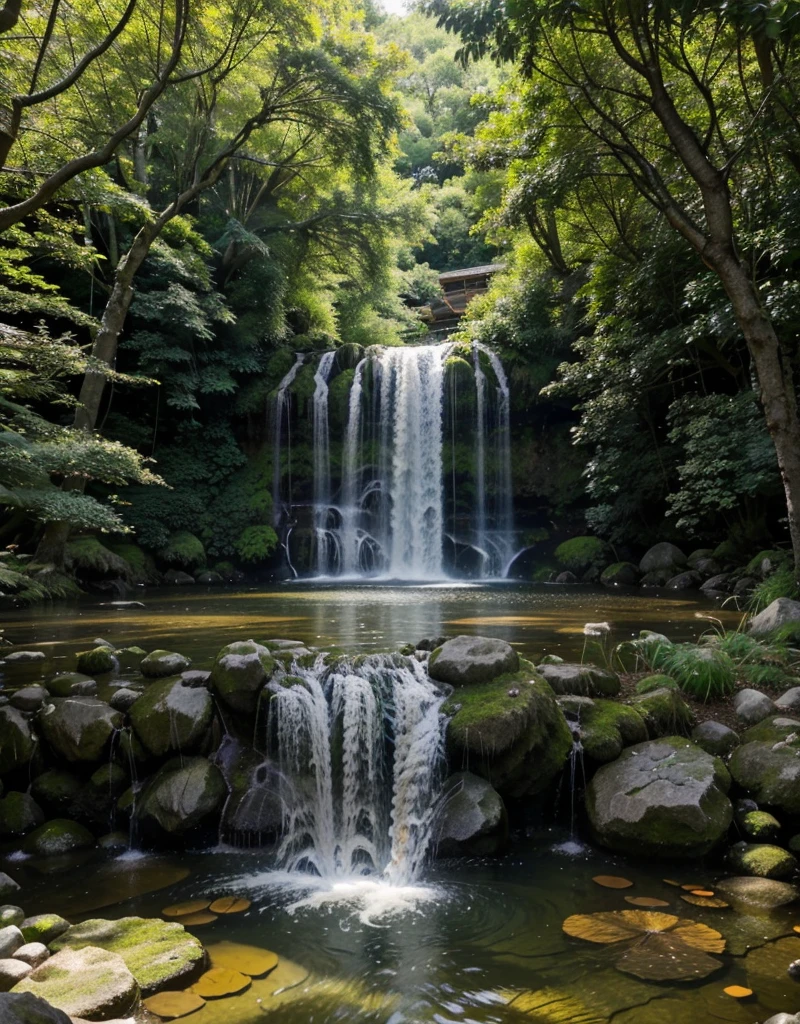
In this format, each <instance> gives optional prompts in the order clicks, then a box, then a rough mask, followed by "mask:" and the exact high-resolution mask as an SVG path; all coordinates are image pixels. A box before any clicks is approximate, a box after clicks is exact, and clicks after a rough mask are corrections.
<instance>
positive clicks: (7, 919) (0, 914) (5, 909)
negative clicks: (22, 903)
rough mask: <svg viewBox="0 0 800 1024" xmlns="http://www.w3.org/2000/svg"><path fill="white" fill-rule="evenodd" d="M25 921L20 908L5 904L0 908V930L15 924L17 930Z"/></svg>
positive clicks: (23, 912)
mask: <svg viewBox="0 0 800 1024" xmlns="http://www.w3.org/2000/svg"><path fill="white" fill-rule="evenodd" d="M24 920H25V911H24V910H23V909H22V907H16V906H14V904H13V903H5V904H4V905H3V906H2V907H0V928H5V927H6V925H9V924H15V925H16V926H17V927H18V928H19V926H20V925H21V924H22V922H23V921H24Z"/></svg>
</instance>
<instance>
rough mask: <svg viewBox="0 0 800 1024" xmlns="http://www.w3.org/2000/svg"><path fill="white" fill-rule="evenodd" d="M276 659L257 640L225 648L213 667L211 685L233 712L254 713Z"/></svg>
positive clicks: (237, 643) (239, 642)
mask: <svg viewBox="0 0 800 1024" xmlns="http://www.w3.org/2000/svg"><path fill="white" fill-rule="evenodd" d="M275 666H276V662H275V659H274V658H273V657H272V655H271V654H270V652H269V650H268V649H267V648H266V647H262V645H261V644H257V643H256V642H255V640H239V641H237V642H236V643H233V644H228V646H227V647H223V648H222V650H221V651H220V652H219V654H218V655H217V656H216V658H215V659H214V664H213V665H212V667H211V678H210V682H211V687H212V689H213V690H215V691H216V693H218V694H219V696H220V698H221V699H222V701H223V703H225V704H227V706H228V707H229V708H230V709H231V710H232V711H238V712H241V713H242V714H254V713H255V710H256V706H257V704H258V697H259V694H260V693H261V690H262V689H263V688H264V685H265V684H266V683H267V681H268V680H269V679H270V678H271V676H272V673H273V672H274V671H275Z"/></svg>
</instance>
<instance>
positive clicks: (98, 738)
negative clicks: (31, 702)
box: [39, 697, 123, 762]
mask: <svg viewBox="0 0 800 1024" xmlns="http://www.w3.org/2000/svg"><path fill="white" fill-rule="evenodd" d="M122 721H123V719H122V715H121V714H120V713H119V711H115V710H114V709H113V708H112V707H109V705H108V704H106V703H105V701H102V700H98V699H97V698H96V697H56V698H54V699H53V702H52V704H50V705H48V707H46V708H45V709H44V711H43V712H42V714H41V715H40V717H39V728H40V729H41V731H42V736H43V737H44V739H45V741H46V742H47V744H48V746H49V747H50V748H51V749H52V750H53V751H54V752H55V753H56V754H58V755H59V756H60V757H63V758H64V760H65V761H72V762H76V761H99V760H100V759H101V757H102V756H103V754H104V753H105V751H106V748H107V746H108V742H109V740H110V739H111V736H112V734H113V733H115V732H117V731H118V730H119V729H120V728H121V727H122Z"/></svg>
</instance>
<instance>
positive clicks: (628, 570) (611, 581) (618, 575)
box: [600, 562, 641, 587]
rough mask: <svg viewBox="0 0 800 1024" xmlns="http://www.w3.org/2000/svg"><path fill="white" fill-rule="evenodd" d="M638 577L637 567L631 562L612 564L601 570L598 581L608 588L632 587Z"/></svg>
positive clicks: (639, 574)
mask: <svg viewBox="0 0 800 1024" xmlns="http://www.w3.org/2000/svg"><path fill="white" fill-rule="evenodd" d="M640 576H641V573H640V572H639V567H638V566H636V565H634V564H633V562H614V563H613V565H609V566H608V567H607V568H606V569H604V570H603V574H602V575H601V577H600V581H601V583H604V584H605V585H606V586H608V587H616V586H632V585H633V584H634V583H638V582H639V577H640Z"/></svg>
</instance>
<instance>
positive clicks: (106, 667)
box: [75, 646, 117, 676]
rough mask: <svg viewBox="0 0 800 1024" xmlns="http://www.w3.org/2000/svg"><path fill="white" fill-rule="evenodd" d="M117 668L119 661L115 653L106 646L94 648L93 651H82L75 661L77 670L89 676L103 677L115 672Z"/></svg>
mask: <svg viewBox="0 0 800 1024" xmlns="http://www.w3.org/2000/svg"><path fill="white" fill-rule="evenodd" d="M116 667H117V659H116V658H115V657H114V653H113V651H112V650H111V649H110V648H108V647H105V646H101V647H94V648H92V650H91V651H81V653H80V654H79V655H78V656H77V658H76V661H75V668H76V670H77V671H78V672H82V673H84V674H85V675H87V676H102V675H105V674H106V673H107V672H113V671H114V669H115V668H116Z"/></svg>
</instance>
